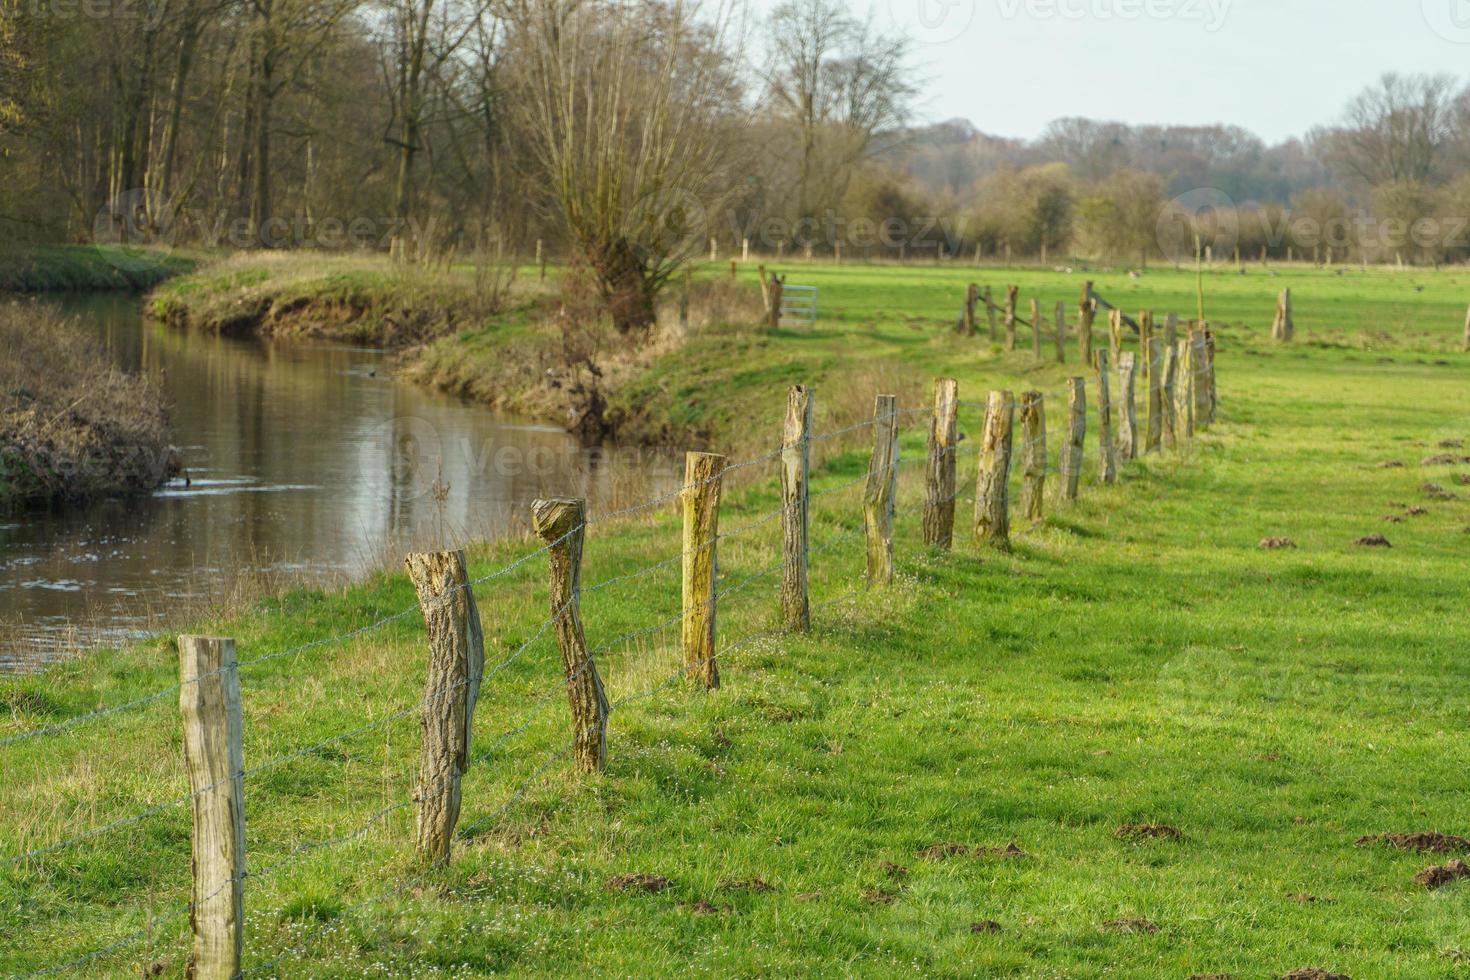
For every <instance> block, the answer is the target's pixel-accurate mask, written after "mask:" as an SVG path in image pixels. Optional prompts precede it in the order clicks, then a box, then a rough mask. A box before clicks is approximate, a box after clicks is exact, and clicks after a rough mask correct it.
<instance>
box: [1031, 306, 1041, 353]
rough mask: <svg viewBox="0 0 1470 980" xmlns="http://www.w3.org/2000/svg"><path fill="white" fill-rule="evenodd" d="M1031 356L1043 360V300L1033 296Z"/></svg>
mask: <svg viewBox="0 0 1470 980" xmlns="http://www.w3.org/2000/svg"><path fill="white" fill-rule="evenodd" d="M1031 356H1032V357H1034V358H1036V359H1037V360H1038V361H1039V360H1041V301H1040V300H1039V299H1037V298H1036V297H1035V296H1033V297H1031Z"/></svg>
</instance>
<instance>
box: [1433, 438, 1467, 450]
mask: <svg viewBox="0 0 1470 980" xmlns="http://www.w3.org/2000/svg"><path fill="white" fill-rule="evenodd" d="M1439 448H1440V449H1464V448H1465V440H1464V439H1441V440H1440V441H1439Z"/></svg>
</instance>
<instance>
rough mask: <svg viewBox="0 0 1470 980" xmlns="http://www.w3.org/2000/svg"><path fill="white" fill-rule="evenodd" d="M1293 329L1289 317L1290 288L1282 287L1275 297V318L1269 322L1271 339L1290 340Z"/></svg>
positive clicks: (1293, 326)
mask: <svg viewBox="0 0 1470 980" xmlns="http://www.w3.org/2000/svg"><path fill="white" fill-rule="evenodd" d="M1294 329H1295V325H1294V324H1293V323H1292V319H1291V290H1290V289H1283V290H1282V291H1281V295H1280V296H1279V297H1277V299H1276V320H1275V321H1274V322H1273V323H1272V324H1271V339H1272V340H1280V341H1287V340H1290V339H1291V335H1292V332H1293V330H1294Z"/></svg>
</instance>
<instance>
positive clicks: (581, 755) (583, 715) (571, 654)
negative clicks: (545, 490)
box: [531, 497, 608, 772]
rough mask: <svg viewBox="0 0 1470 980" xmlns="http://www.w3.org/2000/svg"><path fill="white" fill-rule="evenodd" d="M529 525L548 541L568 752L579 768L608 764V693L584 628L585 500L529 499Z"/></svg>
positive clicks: (597, 769)
mask: <svg viewBox="0 0 1470 980" xmlns="http://www.w3.org/2000/svg"><path fill="white" fill-rule="evenodd" d="M531 527H532V528H533V529H534V530H535V532H536V533H537V534H538V535H540V536H541V539H542V540H543V541H545V542H546V543H547V544H549V545H550V546H551V547H550V549H549V550H548V551H547V563H548V565H549V566H550V569H551V589H550V591H551V615H552V617H553V618H554V620H555V624H556V643H557V646H558V647H559V648H560V650H561V663H562V671H563V673H564V675H565V676H566V684H567V701H568V703H569V704H570V705H571V709H572V758H573V760H574V762H575V764H576V766H577V768H578V769H580V770H581V771H582V772H600V771H602V768H603V766H605V765H606V764H607V715H608V705H607V694H606V693H605V692H604V691H603V688H602V678H601V677H600V676H599V675H598V673H597V665H596V664H595V663H594V662H593V660H592V655H591V654H590V653H588V652H587V637H586V635H585V634H584V633H583V631H582V608H581V594H582V541H583V538H584V536H585V534H586V530H587V501H585V500H580V499H572V498H567V497H555V498H552V499H549V500H537V501H535V502H533V503H532V504H531Z"/></svg>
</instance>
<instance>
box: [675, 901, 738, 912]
mask: <svg viewBox="0 0 1470 980" xmlns="http://www.w3.org/2000/svg"><path fill="white" fill-rule="evenodd" d="M684 908H685V909H687V910H688V912H689V914H690V915H728V914H729V913H730V912H732V911H733V908H732V907H731V906H729V905H716V904H714V903H713V902H706V901H705V900H704V899H702V898H701V899H699V900H698V901H696V902H685V903H684Z"/></svg>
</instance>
